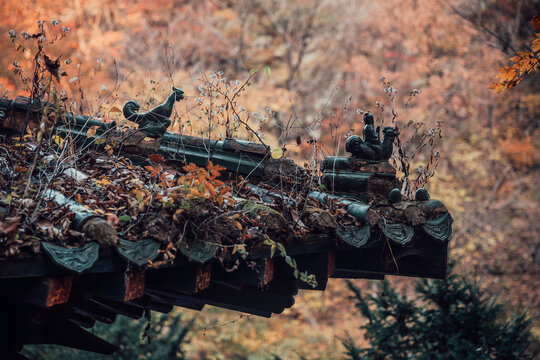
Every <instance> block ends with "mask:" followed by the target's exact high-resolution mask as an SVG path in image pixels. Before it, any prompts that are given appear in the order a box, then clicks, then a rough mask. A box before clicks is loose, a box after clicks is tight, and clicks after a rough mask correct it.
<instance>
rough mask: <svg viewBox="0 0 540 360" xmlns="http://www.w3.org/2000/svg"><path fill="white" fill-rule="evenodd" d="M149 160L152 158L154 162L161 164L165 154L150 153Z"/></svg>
mask: <svg viewBox="0 0 540 360" xmlns="http://www.w3.org/2000/svg"><path fill="white" fill-rule="evenodd" d="M148 160H150V161H151V162H153V163H154V164H159V163H160V162H162V161H163V156H162V155H161V154H151V155H148Z"/></svg>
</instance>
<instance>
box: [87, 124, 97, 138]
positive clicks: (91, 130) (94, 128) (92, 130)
mask: <svg viewBox="0 0 540 360" xmlns="http://www.w3.org/2000/svg"><path fill="white" fill-rule="evenodd" d="M97 129H99V126H97V125H95V126H90V128H89V129H88V130H87V131H86V137H87V138H91V137H92V136H94V135H96V131H97Z"/></svg>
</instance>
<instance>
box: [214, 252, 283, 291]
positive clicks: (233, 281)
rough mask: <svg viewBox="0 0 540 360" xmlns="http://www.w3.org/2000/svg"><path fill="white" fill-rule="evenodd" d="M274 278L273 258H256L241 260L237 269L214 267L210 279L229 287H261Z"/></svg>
mask: <svg viewBox="0 0 540 360" xmlns="http://www.w3.org/2000/svg"><path fill="white" fill-rule="evenodd" d="M273 278H274V259H269V258H266V259H256V260H248V261H247V262H244V261H242V263H241V264H240V265H239V266H238V269H236V270H233V271H227V270H225V269H224V268H223V267H221V266H219V267H218V266H216V267H214V269H213V271H212V280H217V281H220V282H222V283H223V284H228V285H229V286H230V287H236V288H237V289H241V288H242V287H243V286H254V287H263V286H265V285H267V284H268V283H269V282H270V281H272V279H273Z"/></svg>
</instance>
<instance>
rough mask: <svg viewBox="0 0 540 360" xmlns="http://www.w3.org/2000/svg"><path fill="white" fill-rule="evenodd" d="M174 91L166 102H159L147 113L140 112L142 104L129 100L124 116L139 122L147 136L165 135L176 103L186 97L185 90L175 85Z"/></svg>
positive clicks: (125, 106) (141, 129)
mask: <svg viewBox="0 0 540 360" xmlns="http://www.w3.org/2000/svg"><path fill="white" fill-rule="evenodd" d="M172 90H173V92H172V93H171V95H169V97H168V98H167V100H165V102H163V103H162V104H159V105H158V106H156V107H155V108H153V109H152V110H150V111H148V112H146V113H138V112H137V111H138V110H139V108H140V105H139V103H138V102H137V101H135V100H129V101H128V102H126V103H125V104H124V108H123V113H124V117H125V118H126V119H127V120H129V121H133V122H135V123H137V124H139V131H142V132H143V133H144V134H146V135H147V136H149V137H151V138H154V139H157V138H160V137H162V136H163V134H165V132H166V131H167V128H168V127H169V126H170V125H171V120H169V118H170V117H171V114H172V110H173V106H174V103H175V102H176V101H180V100H182V99H183V98H184V92H183V91H182V90H180V89H178V88H176V87H174V86H173V88H172Z"/></svg>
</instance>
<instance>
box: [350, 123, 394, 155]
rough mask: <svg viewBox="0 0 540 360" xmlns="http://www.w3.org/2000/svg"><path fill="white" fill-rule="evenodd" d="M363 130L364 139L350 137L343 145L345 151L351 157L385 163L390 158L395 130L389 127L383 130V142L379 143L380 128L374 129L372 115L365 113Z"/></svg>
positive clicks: (354, 136)
mask: <svg viewBox="0 0 540 360" xmlns="http://www.w3.org/2000/svg"><path fill="white" fill-rule="evenodd" d="M363 122H364V128H363V130H362V134H363V137H364V139H360V137H359V136H357V135H353V136H350V137H349V138H348V139H347V141H346V143H345V150H346V151H347V152H350V153H351V154H352V156H353V157H355V158H359V159H363V160H369V161H387V160H388V159H390V157H391V156H392V150H393V144H394V140H395V138H396V136H397V133H396V130H395V129H394V128H393V127H391V126H386V127H385V128H384V129H383V140H382V142H381V141H380V132H381V127H380V126H377V129H374V127H373V124H374V120H373V115H372V114H371V113H368V112H367V113H365V114H364V118H363Z"/></svg>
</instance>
